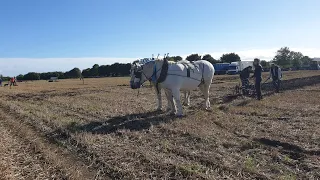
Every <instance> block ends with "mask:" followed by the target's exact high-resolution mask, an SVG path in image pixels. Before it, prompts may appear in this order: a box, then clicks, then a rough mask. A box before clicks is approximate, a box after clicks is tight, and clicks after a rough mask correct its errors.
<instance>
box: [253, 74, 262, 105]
mask: <svg viewBox="0 0 320 180" xmlns="http://www.w3.org/2000/svg"><path fill="white" fill-rule="evenodd" d="M254 86H255V88H256V93H257V98H258V99H259V100H260V99H261V98H262V95H261V80H260V79H256V81H255V85H254Z"/></svg>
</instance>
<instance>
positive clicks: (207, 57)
mask: <svg viewBox="0 0 320 180" xmlns="http://www.w3.org/2000/svg"><path fill="white" fill-rule="evenodd" d="M202 60H207V61H209V62H210V63H211V64H216V63H218V62H219V61H217V60H216V59H214V58H213V57H212V56H211V55H210V54H206V55H204V56H203V57H202Z"/></svg>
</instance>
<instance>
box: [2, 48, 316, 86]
mask: <svg viewBox="0 0 320 180" xmlns="http://www.w3.org/2000/svg"><path fill="white" fill-rule="evenodd" d="M201 59H202V60H207V61H209V62H211V63H212V64H216V63H231V62H236V61H241V58H240V56H239V55H238V54H236V53H234V52H232V53H226V54H223V55H222V56H221V57H220V58H219V59H215V58H213V57H212V56H211V55H210V54H205V55H203V56H201V55H199V54H190V55H189V56H187V57H186V60H188V61H190V62H192V61H197V60H201ZM180 60H183V58H182V57H181V56H172V57H169V61H175V62H177V61H180ZM272 62H273V63H276V64H277V65H279V66H280V67H282V68H294V69H306V68H309V67H312V66H315V65H316V64H315V62H313V61H312V59H311V58H310V57H308V56H304V55H303V54H302V53H301V52H295V51H291V50H290V49H289V48H288V47H282V48H280V49H279V50H278V51H277V52H276V55H275V57H274V58H273V59H272V60H269V61H266V60H261V65H262V67H263V68H269V67H270V63H272ZM130 68H131V64H130V63H126V64H123V63H114V64H112V65H101V66H99V65H98V64H94V65H93V66H92V68H87V69H84V70H82V71H81V70H80V69H79V68H77V67H75V68H73V69H71V70H70V71H67V72H61V71H55V72H45V73H37V72H29V73H27V74H25V75H22V74H20V75H18V76H17V77H16V78H17V79H18V80H40V79H41V80H48V79H50V78H51V77H58V78H59V79H70V78H81V77H83V78H90V77H118V76H129V75H130ZM9 78H10V77H2V79H3V80H8V79H9Z"/></svg>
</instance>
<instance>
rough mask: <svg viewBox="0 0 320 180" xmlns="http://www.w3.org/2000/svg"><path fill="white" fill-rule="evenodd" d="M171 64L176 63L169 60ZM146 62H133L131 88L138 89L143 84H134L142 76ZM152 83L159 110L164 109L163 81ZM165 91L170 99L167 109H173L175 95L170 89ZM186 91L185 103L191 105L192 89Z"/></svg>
mask: <svg viewBox="0 0 320 180" xmlns="http://www.w3.org/2000/svg"><path fill="white" fill-rule="evenodd" d="M169 63H170V64H172V63H175V62H173V61H169ZM143 64H144V63H142V62H140V61H139V60H137V61H134V62H133V63H132V64H131V69H130V74H131V80H130V85H131V88H132V89H137V88H140V85H141V84H143V83H141V84H140V85H136V86H134V85H133V84H134V83H133V82H134V80H135V78H138V79H139V78H141V75H142V73H141V70H142V66H143ZM150 82H151V83H152V85H153V86H154V87H155V88H154V90H155V93H156V95H157V111H161V110H162V98H161V96H162V94H161V90H162V89H163V88H162V87H161V83H160V84H159V85H158V87H157V85H156V83H155V82H152V81H150ZM164 91H165V95H166V98H167V100H168V106H167V109H166V110H167V111H173V97H172V94H171V92H170V91H168V90H166V89H164ZM183 92H184V103H183V104H184V105H185V106H190V91H183Z"/></svg>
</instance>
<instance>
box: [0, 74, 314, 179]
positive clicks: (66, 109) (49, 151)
mask: <svg viewBox="0 0 320 180" xmlns="http://www.w3.org/2000/svg"><path fill="white" fill-rule="evenodd" d="M266 76H267V74H264V79H266ZM128 83H129V78H98V79H85V82H84V84H83V82H82V81H80V80H79V79H75V80H61V81H59V82H52V83H49V82H47V81H34V82H21V83H18V86H16V87H13V88H12V89H9V87H1V88H0V123H1V124H0V157H1V159H0V179H320V118H319V117H320V72H319V71H294V72H284V81H283V89H282V90H281V92H280V93H278V94H274V93H273V91H272V89H271V88H270V84H266V85H265V86H263V94H264V99H263V100H262V101H257V100H255V99H253V98H248V97H240V96H231V94H232V88H233V87H234V86H235V85H237V84H238V83H239V80H238V76H231V75H230V76H227V75H226V76H224V75H222V76H214V80H213V84H212V87H211V91H210V101H211V105H212V107H211V110H210V111H205V110H203V109H201V107H202V103H203V97H202V94H201V93H200V92H199V91H198V90H197V91H193V92H192V93H191V106H190V107H184V112H185V113H186V117H183V118H175V117H173V116H169V115H168V114H167V113H166V112H155V111H154V110H155V108H156V99H155V93H154V89H152V87H148V86H146V87H143V88H141V89H140V93H139V95H138V91H137V90H132V89H130V88H129V86H128ZM163 94H164V93H163ZM163 99H165V98H164V96H163ZM165 106H166V101H165V100H164V107H165Z"/></svg>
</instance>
